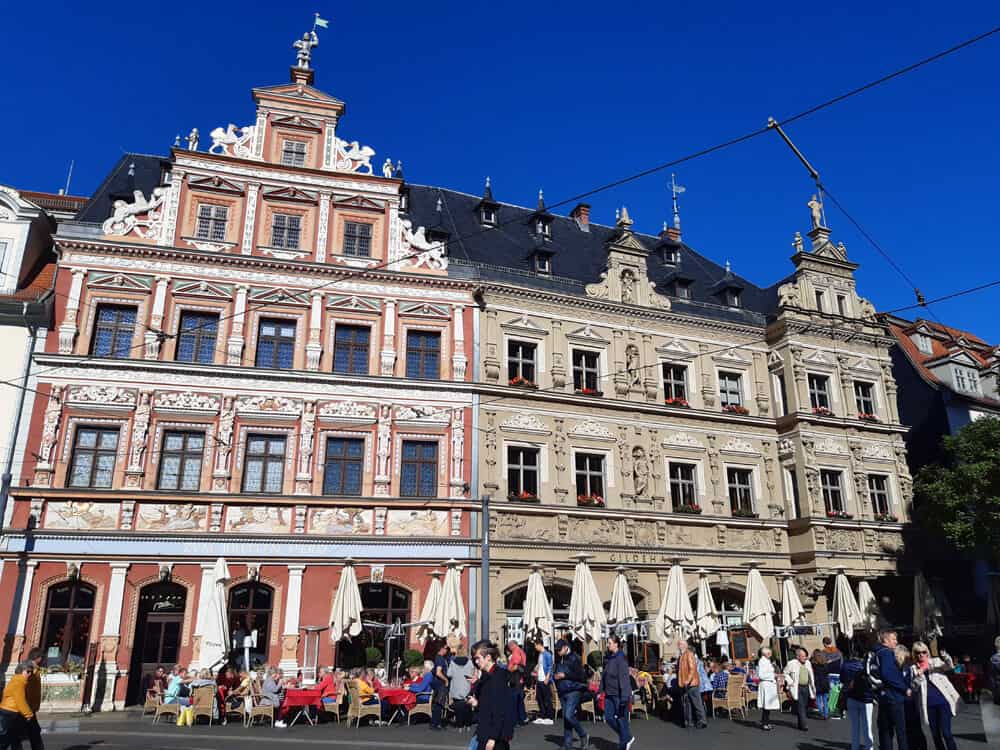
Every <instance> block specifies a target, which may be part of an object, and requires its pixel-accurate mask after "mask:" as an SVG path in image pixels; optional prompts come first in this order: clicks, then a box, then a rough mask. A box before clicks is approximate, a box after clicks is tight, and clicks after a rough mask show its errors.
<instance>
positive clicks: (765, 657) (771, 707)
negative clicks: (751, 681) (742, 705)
mask: <svg viewBox="0 0 1000 750" xmlns="http://www.w3.org/2000/svg"><path fill="white" fill-rule="evenodd" d="M757 679H758V680H760V683H759V685H758V686H757V705H758V706H759V707H760V728H761V729H763V730H764V731H765V732H770V731H771V730H772V729H774V726H772V724H771V712H772V711H780V710H781V701H780V700H778V678H777V676H776V675H775V674H774V663H773V662H772V661H771V649H769V648H767V647H766V646H765V647H764V648H762V649H761V650H760V652H759V654H758V659H757Z"/></svg>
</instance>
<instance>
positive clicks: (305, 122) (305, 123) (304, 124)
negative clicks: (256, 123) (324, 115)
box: [271, 115, 323, 132]
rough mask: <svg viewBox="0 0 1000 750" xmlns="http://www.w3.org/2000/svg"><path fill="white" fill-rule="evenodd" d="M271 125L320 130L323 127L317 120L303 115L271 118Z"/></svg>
mask: <svg viewBox="0 0 1000 750" xmlns="http://www.w3.org/2000/svg"><path fill="white" fill-rule="evenodd" d="M271 125H272V126H274V127H282V128H294V129H297V130H313V131H316V132H319V131H321V130H322V129H323V126H322V124H321V123H320V122H318V121H317V120H310V119H308V118H305V117H302V116H301V115H293V116H291V117H276V118H274V119H273V120H271Z"/></svg>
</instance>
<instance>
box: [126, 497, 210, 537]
mask: <svg viewBox="0 0 1000 750" xmlns="http://www.w3.org/2000/svg"><path fill="white" fill-rule="evenodd" d="M207 527H208V506H206V505H193V504H191V503H180V504H174V503H156V504H148V505H147V504H145V503H144V504H142V505H140V506H139V509H138V510H137V511H136V514H135V528H136V530H137V531H205V529H206V528H207Z"/></svg>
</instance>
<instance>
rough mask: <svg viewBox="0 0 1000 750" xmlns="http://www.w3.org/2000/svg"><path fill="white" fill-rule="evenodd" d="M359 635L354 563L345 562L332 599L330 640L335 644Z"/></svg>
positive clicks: (357, 591)
mask: <svg viewBox="0 0 1000 750" xmlns="http://www.w3.org/2000/svg"><path fill="white" fill-rule="evenodd" d="M358 635H361V590H360V589H359V588H358V576H357V574H356V573H355V572H354V561H353V560H350V559H348V560H345V561H344V567H343V568H341V570H340V583H338V584H337V593H336V594H335V595H334V597H333V610H331V612H330V638H331V639H332V640H333V641H334V642H336V641H339V640H341V639H343V638H347V639H350V638H353V637H355V636H358Z"/></svg>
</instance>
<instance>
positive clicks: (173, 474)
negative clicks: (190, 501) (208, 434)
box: [156, 430, 205, 492]
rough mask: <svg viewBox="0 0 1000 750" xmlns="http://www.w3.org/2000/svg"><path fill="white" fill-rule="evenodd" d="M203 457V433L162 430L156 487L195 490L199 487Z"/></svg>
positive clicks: (186, 490) (185, 490)
mask: <svg viewBox="0 0 1000 750" xmlns="http://www.w3.org/2000/svg"><path fill="white" fill-rule="evenodd" d="M204 457H205V433H203V432H179V431H174V430H171V431H169V432H164V433H163V451H162V452H161V453H160V478H159V480H158V481H157V483H156V487H157V489H161V490H183V491H184V492H197V491H198V490H199V489H200V488H201V462H202V459H203V458H204Z"/></svg>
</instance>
